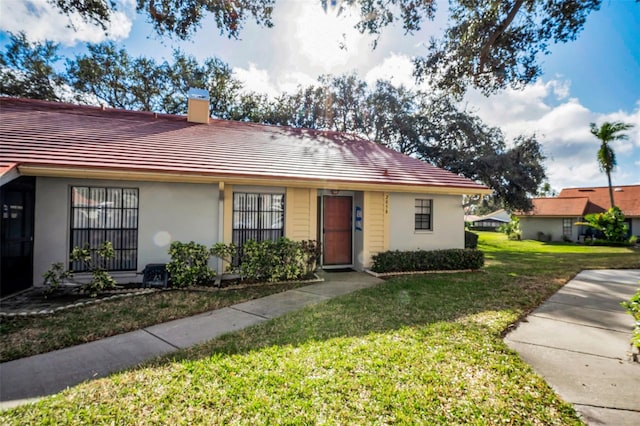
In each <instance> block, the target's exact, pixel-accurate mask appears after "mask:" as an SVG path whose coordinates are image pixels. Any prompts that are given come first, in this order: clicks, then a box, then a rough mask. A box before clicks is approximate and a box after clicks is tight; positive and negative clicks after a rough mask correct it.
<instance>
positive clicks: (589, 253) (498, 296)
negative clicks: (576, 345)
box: [0, 233, 640, 425]
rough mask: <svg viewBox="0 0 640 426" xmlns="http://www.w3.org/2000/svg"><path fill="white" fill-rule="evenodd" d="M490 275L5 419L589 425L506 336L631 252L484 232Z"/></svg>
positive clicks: (152, 370) (179, 358)
mask: <svg viewBox="0 0 640 426" xmlns="http://www.w3.org/2000/svg"><path fill="white" fill-rule="evenodd" d="M479 248H480V249H481V250H483V251H485V253H486V255H487V266H486V268H485V270H484V271H483V272H475V273H456V274H433V275H427V276H411V277H401V278H395V279H391V280H389V281H387V282H385V283H383V284H381V285H379V286H377V287H375V288H371V289H367V290H363V291H359V292H356V293H353V294H350V295H346V296H343V297H340V298H336V299H333V300H331V301H328V302H326V303H322V304H319V305H316V306H312V307H308V308H306V309H303V310H302V311H299V312H294V313H291V314H288V315H285V316H284V317H281V318H278V319H275V320H272V321H268V322H265V323H262V324H260V325H258V326H255V327H251V328H249V329H245V330H243V331H240V332H237V333H234V334H229V335H225V336H222V337H221V338H219V339H215V340H212V341H210V342H208V343H206V344H204V345H200V346H197V347H194V348H190V349H188V350H185V351H181V352H178V353H176V354H173V355H172V356H170V357H164V358H161V359H158V360H155V361H153V362H151V363H148V364H147V365H145V366H143V367H141V368H139V369H134V370H129V371H126V372H123V373H120V374H116V375H113V376H111V377H109V378H105V379H100V380H96V381H92V382H88V383H85V384H82V385H80V386H76V387H74V388H72V389H69V390H67V391H65V392H62V393H60V394H58V395H55V396H52V397H49V398H46V399H44V400H42V401H40V402H38V403H36V404H33V405H26V406H22V407H18V408H16V409H13V410H10V411H5V412H2V413H0V423H3V424H4V423H6V424H58V423H67V424H76V423H79V424H105V423H106V424H140V423H145V424H247V425H249V424H315V423H326V424H391V423H394V424H469V423H471V424H500V423H507V424H541V425H542V424H544V425H547V424H580V420H579V418H578V417H577V416H576V414H575V412H574V410H573V408H572V407H571V406H570V405H568V404H566V403H564V402H563V401H561V400H560V399H559V398H558V397H557V395H556V394H555V393H554V392H553V391H552V389H551V388H550V387H549V386H548V385H547V384H546V383H545V382H544V381H543V380H542V379H541V378H540V377H539V376H537V375H536V374H534V373H533V372H532V370H531V369H530V368H529V367H528V366H527V365H526V364H525V363H523V362H522V361H521V360H520V359H519V357H518V356H517V354H515V353H514V352H513V351H511V350H510V349H509V348H507V347H506V345H505V344H504V343H503V341H502V334H503V333H504V331H505V330H506V329H507V328H508V327H509V326H510V325H511V324H513V323H514V322H516V321H517V320H518V319H519V318H520V317H521V316H522V315H524V314H525V313H527V312H528V311H530V310H531V309H533V308H535V307H536V306H538V305H539V304H540V303H541V302H542V301H543V300H545V299H546V298H547V297H549V296H550V295H551V294H553V293H554V292H555V291H556V290H557V289H558V288H559V287H560V286H561V285H562V284H563V283H564V282H566V281H567V280H568V279H570V278H571V277H572V276H573V275H575V274H576V273H577V272H579V271H580V270H582V269H588V268H639V267H640V253H639V252H638V251H637V250H635V251H634V250H631V249H628V248H606V247H597V248H596V247H581V246H575V245H562V244H542V243H539V242H530V241H524V242H510V241H507V240H506V239H504V237H503V236H502V235H500V234H490V233H482V234H481V240H480V247H479Z"/></svg>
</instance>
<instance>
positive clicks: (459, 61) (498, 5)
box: [371, 0, 601, 97]
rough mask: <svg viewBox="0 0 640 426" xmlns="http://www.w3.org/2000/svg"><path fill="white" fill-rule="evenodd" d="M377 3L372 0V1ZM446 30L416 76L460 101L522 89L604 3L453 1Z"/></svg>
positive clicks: (581, 0)
mask: <svg viewBox="0 0 640 426" xmlns="http://www.w3.org/2000/svg"><path fill="white" fill-rule="evenodd" d="M371 1H373V0H371ZM449 3H450V14H449V22H448V27H447V28H446V29H445V32H444V35H443V36H442V37H441V38H439V39H433V40H431V42H430V44H429V48H428V53H427V55H426V56H425V57H422V58H417V59H416V61H415V66H416V68H415V75H416V76H417V77H418V78H420V79H426V80H428V81H430V82H431V84H432V85H433V86H434V87H437V88H440V89H443V90H447V91H449V92H450V93H452V94H454V95H456V96H457V97H461V96H462V94H464V92H465V90H466V88H467V86H472V87H475V88H477V89H479V90H481V91H482V92H483V93H484V94H486V95H488V94H491V93H494V92H496V91H498V90H500V89H503V88H505V87H508V86H511V87H514V88H519V87H522V86H524V85H526V84H528V83H531V82H533V81H535V80H536V78H537V77H539V76H540V74H541V73H542V69H541V67H540V65H539V64H538V61H537V59H538V57H539V56H540V54H548V53H549V45H550V44H553V43H564V42H567V41H571V40H575V39H576V37H577V35H578V33H579V32H580V31H581V30H582V27H583V26H584V23H585V21H586V18H587V16H588V14H589V13H590V12H592V11H594V10H598V9H599V8H600V3H601V0H492V1H487V0H451V1H450V2H449Z"/></svg>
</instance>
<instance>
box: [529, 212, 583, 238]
mask: <svg viewBox="0 0 640 426" xmlns="http://www.w3.org/2000/svg"><path fill="white" fill-rule="evenodd" d="M564 219H565V218H562V217H526V216H525V217H522V216H521V217H520V229H521V230H522V239H523V240H538V239H539V235H538V233H539V232H543V233H544V234H545V235H546V236H548V235H551V241H562V231H563V230H562V222H563V220H564ZM569 219H571V221H572V223H573V224H574V225H573V227H572V230H571V236H570V238H571V240H572V241H578V237H579V235H580V233H581V231H582V228H583V227H581V226H580V225H575V223H576V222H580V221H581V220H582V219H581V218H579V217H572V218H569Z"/></svg>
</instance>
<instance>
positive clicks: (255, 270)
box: [211, 237, 320, 282]
mask: <svg viewBox="0 0 640 426" xmlns="http://www.w3.org/2000/svg"><path fill="white" fill-rule="evenodd" d="M211 254H213V255H214V256H217V257H219V258H221V259H223V260H226V261H227V262H230V263H231V261H232V259H233V258H234V257H235V256H239V261H238V262H237V265H236V266H231V267H230V269H229V271H230V272H232V273H237V274H239V275H240V277H241V278H242V279H244V280H250V281H265V282H274V281H289V280H296V279H301V278H306V277H307V276H309V275H310V274H311V273H312V272H313V271H314V270H315V269H316V265H317V262H318V259H319V254H320V245H319V244H318V243H317V242H316V241H314V240H307V241H292V240H290V239H288V238H285V237H282V238H280V239H278V240H276V241H271V240H265V241H261V242H256V241H254V240H249V241H247V242H245V243H244V244H243V246H242V249H241V250H240V253H238V250H237V247H236V245H235V244H233V243H231V244H223V243H218V244H215V245H214V246H213V247H212V249H211Z"/></svg>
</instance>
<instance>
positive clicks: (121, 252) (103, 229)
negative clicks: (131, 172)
mask: <svg viewBox="0 0 640 426" xmlns="http://www.w3.org/2000/svg"><path fill="white" fill-rule="evenodd" d="M105 241H110V242H111V244H112V245H113V248H114V250H115V257H114V258H113V259H111V260H110V261H108V262H107V264H106V267H107V269H108V270H110V271H134V270H136V269H137V266H138V189H137V188H107V187H89V186H74V187H72V188H71V241H70V248H69V252H71V250H73V248H74V247H76V246H78V247H80V248H84V247H89V248H90V249H91V250H94V251H95V250H97V249H98V248H99V247H100V245H101V244H102V243H104V242H105ZM94 253H95V252H94ZM95 256H97V254H95ZM70 269H71V270H73V271H78V272H82V271H86V266H85V265H83V264H82V263H81V262H71V265H70Z"/></svg>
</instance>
